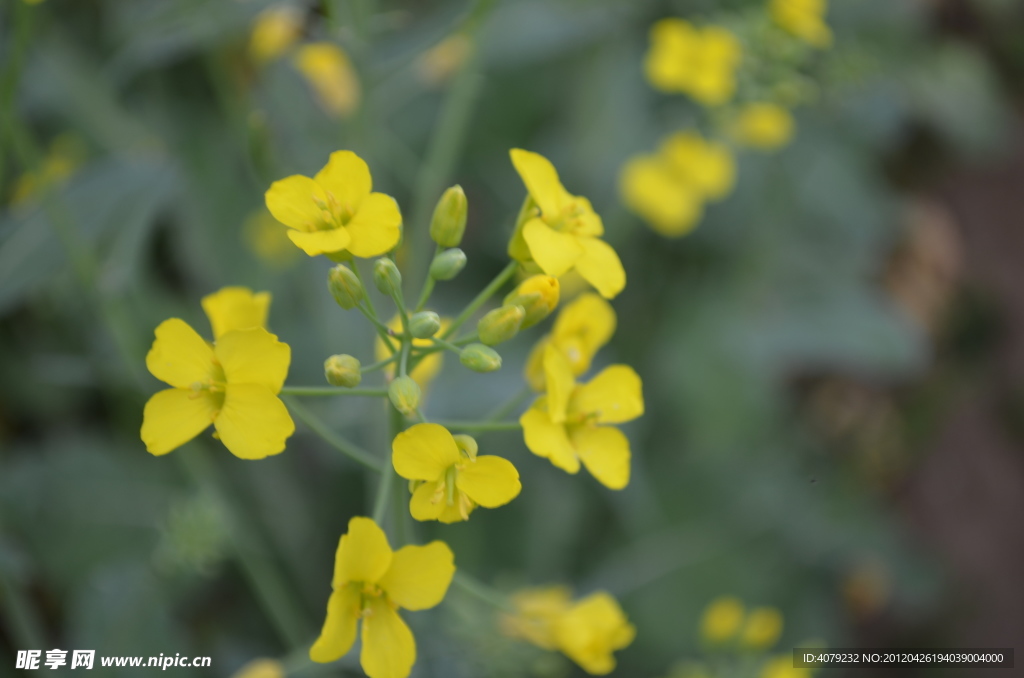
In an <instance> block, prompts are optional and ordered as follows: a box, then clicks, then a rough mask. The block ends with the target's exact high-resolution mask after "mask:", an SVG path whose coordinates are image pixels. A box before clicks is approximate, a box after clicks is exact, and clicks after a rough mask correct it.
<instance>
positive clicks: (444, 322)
mask: <svg viewBox="0 0 1024 678" xmlns="http://www.w3.org/2000/svg"><path fill="white" fill-rule="evenodd" d="M451 324H452V319H451V318H441V329H439V330H438V331H437V332H436V336H441V335H442V334H444V333H445V331H446V330H447V329H448V327H449V326H450V325H451ZM388 327H389V328H391V329H392V330H394V331H395V332H401V330H402V318H401V317H400V316H397V315H396V316H395V317H393V318H392V319H391V320H390V321H388ZM396 341H397V340H396ZM412 345H413V346H419V347H422V348H427V347H429V346H433V345H434V342H432V341H431V340H430V339H413V340H412ZM373 354H374V356H375V357H376V359H377V360H384V359H385V358H389V357H391V351H389V350H388V347H387V346H385V345H384V340H383V339H381V338H380V335H378V336H377V338H376V339H375V340H374V344H373ZM443 366H444V352H443V351H437V352H435V353H429V354H427V355H426V356H425V357H424V358H423V359H422V360H420V362H419V364H417V365H416V367H414V368H413V369H412V370H411V371H410V372H409V376H410V377H412V380H413V381H415V382H416V383H417V384H419V387H420V388H421V389H426V388H427V386H428V385H429V384H430V382H431V381H433V379H434V377H436V376H437V374H438V373H439V372H440V371H441V368H442V367H443ZM384 371H385V374H387V375H388V377H389V378H390V377H393V376H394V374H395V366H394V365H388V366H387V367H385V368H384Z"/></svg>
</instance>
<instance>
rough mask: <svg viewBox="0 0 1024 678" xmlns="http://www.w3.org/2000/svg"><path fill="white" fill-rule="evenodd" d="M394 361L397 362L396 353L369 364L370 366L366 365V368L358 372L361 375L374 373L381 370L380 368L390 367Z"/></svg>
mask: <svg viewBox="0 0 1024 678" xmlns="http://www.w3.org/2000/svg"><path fill="white" fill-rule="evenodd" d="M396 360H398V354H397V353H393V354H391V356H390V357H387V358H385V359H384V360H380V361H378V362H375V363H371V364H370V365H367V366H366V367H363V368H361V369H360V371H361V372H362V373H363V374H366V373H367V372H376V371H377V370H379V369H381V368H382V367H387V366H388V365H390V364H391V363H393V362H395V361H396Z"/></svg>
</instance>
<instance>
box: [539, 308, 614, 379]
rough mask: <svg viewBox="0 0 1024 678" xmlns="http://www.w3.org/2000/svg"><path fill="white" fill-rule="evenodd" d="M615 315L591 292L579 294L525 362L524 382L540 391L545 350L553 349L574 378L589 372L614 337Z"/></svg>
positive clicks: (563, 310) (559, 315)
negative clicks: (561, 356) (567, 363)
mask: <svg viewBox="0 0 1024 678" xmlns="http://www.w3.org/2000/svg"><path fill="white" fill-rule="evenodd" d="M615 324H616V316H615V309H613V308H612V306H611V304H609V303H608V302H607V301H605V300H604V299H602V298H601V297H600V296H598V295H596V294H594V293H593V292H587V293H584V294H581V295H580V296H579V297H577V298H576V299H575V300H573V302H572V303H570V304H566V305H565V307H563V308H562V310H561V311H559V313H558V317H556V318H555V323H554V326H553V327H552V330H551V333H550V334H547V335H545V336H544V337H542V338H541V339H540V341H538V342H537V344H536V345H535V346H534V347H533V350H532V351H531V352H530V356H529V358H527V360H526V381H527V383H529V384H530V386H531V387H532V388H533V390H535V391H543V390H544V383H545V376H544V350H545V348H546V347H547V346H554V347H555V348H556V349H558V351H559V352H560V353H561V354H562V355H564V356H565V358H566V359H567V360H568V361H569V367H570V368H571V370H572V374H573V376H576V377H578V376H580V375H582V374H584V373H586V371H587V370H589V369H590V363H591V361H592V360H593V359H594V356H595V355H597V352H598V350H600V348H601V347H602V346H604V345H605V344H607V343H608V340H609V339H611V338H612V335H613V334H615Z"/></svg>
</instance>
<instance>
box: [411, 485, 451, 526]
mask: <svg viewBox="0 0 1024 678" xmlns="http://www.w3.org/2000/svg"><path fill="white" fill-rule="evenodd" d="M437 486H438V483H436V482H426V483H423V484H422V485H420V486H419V487H417V488H416V490H415V491H414V492H413V493H412V498H411V499H409V514H410V515H412V517H413V518H415V519H416V520H419V521H424V520H437V519H438V518H440V516H441V513H442V512H443V511H444V508H445V505H446V504H445V496H444V492H441V493H440V494H439V493H438V491H437Z"/></svg>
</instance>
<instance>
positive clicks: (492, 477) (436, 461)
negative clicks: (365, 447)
mask: <svg viewBox="0 0 1024 678" xmlns="http://www.w3.org/2000/svg"><path fill="white" fill-rule="evenodd" d="M391 450H392V457H391V462H392V464H394V467H395V471H396V472H397V473H398V475H400V476H402V477H403V478H405V479H406V480H411V481H413V482H412V483H411V485H412V486H414V489H413V493H412V499H410V501H409V512H410V513H412V517H413V518H415V519H416V520H439V521H441V522H442V523H456V522H458V521H460V520H469V514H470V513H472V511H473V509H475V508H476V507H477V506H483V507H484V508H497V507H499V506H504V505H505V504H507V503H509V502H510V501H512V500H513V499H515V498H516V497H517V496H519V491H520V490H521V489H522V487H523V486H522V485H521V484H520V482H519V472H518V471H516V467H515V466H513V465H512V463H511V462H510V461H508V460H507V459H502V458H501V457H495V456H491V455H484V456H482V457H478V456H477V454H476V452H477V446H476V441H474V440H473V439H472V438H470V437H469V436H458V438H456V437H453V436H452V434H451V433H449V432H448V429H446V428H445V427H444V426H440V425H439V424H416V425H415V426H412V427H410V428H409V429H408V430H406V431H403V432H402V433H399V434H398V435H397V436H395V440H394V442H393V443H392V445H391Z"/></svg>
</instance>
